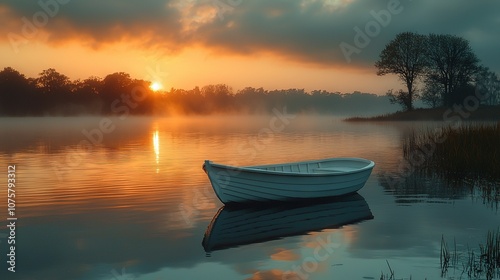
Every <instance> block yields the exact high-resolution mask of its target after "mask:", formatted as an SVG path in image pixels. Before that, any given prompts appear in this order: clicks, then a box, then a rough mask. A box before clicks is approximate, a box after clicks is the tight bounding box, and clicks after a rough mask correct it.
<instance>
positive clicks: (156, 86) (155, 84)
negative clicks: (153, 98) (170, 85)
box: [149, 82, 163, 91]
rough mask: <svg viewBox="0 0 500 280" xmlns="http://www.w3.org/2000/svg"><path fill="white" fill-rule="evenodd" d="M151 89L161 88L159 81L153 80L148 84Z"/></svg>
mask: <svg viewBox="0 0 500 280" xmlns="http://www.w3.org/2000/svg"><path fill="white" fill-rule="evenodd" d="M149 87H150V88H151V89H152V90H153V91H159V90H160V89H162V88H163V85H162V84H161V83H160V82H153V83H152V84H151V85H150V86H149Z"/></svg>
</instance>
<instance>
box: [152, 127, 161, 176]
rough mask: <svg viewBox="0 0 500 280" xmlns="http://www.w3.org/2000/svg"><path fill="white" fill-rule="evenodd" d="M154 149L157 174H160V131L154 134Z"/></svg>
mask: <svg viewBox="0 0 500 280" xmlns="http://www.w3.org/2000/svg"><path fill="white" fill-rule="evenodd" d="M153 148H154V151H155V157H156V173H158V172H159V168H158V164H159V163H160V136H159V132H158V130H156V131H155V132H153Z"/></svg>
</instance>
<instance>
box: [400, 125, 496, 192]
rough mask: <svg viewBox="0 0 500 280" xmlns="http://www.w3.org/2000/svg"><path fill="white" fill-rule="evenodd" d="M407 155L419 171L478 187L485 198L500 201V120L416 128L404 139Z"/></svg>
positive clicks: (404, 148) (404, 152)
mask: <svg viewBox="0 0 500 280" xmlns="http://www.w3.org/2000/svg"><path fill="white" fill-rule="evenodd" d="M403 156H404V158H405V159H407V160H408V161H409V162H410V163H413V165H414V166H415V167H416V168H415V169H416V170H418V172H421V173H424V174H426V175H437V176H439V177H442V178H443V179H446V180H447V181H449V182H451V183H454V184H457V183H458V185H464V184H465V185H467V186H470V187H478V188H480V189H482V190H483V193H485V194H486V197H485V198H487V199H490V200H493V201H498V200H499V195H500V190H499V185H500V122H498V123H496V124H462V125H459V126H457V127H452V126H446V127H443V128H439V129H434V130H430V129H427V130H423V131H418V130H412V131H411V132H410V133H409V134H408V135H406V136H405V137H404V139H403Z"/></svg>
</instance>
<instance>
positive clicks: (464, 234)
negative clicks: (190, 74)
mask: <svg viewBox="0 0 500 280" xmlns="http://www.w3.org/2000/svg"><path fill="white" fill-rule="evenodd" d="M436 125H438V124H436V123H412V124H408V123H386V124H376V123H345V122H342V121H341V120H340V119H338V118H335V117H329V116H302V115H300V116H296V117H295V118H289V119H283V118H281V119H280V118H278V117H277V116H258V117H255V116H254V117H243V116H220V117H189V118H149V117H148V118H146V117H144V118H140V117H128V118H124V119H120V118H111V119H104V120H103V118H101V117H80V118H1V119H0V129H1V133H2V137H1V139H0V166H2V170H4V172H3V175H0V176H5V178H6V177H7V172H6V170H7V166H8V165H11V164H15V165H16V170H17V171H16V176H17V177H16V191H17V192H16V195H17V196H16V216H17V217H18V221H17V225H18V227H17V228H16V244H17V247H16V248H17V251H16V256H17V258H16V262H17V265H16V270H17V272H16V273H15V275H12V274H7V271H6V266H5V265H3V268H2V270H1V271H0V275H2V279H102V280H104V279H107V280H115V279H117V280H118V279H379V278H380V274H381V271H383V272H384V273H388V272H389V269H388V267H387V263H386V260H387V261H388V262H389V263H390V265H391V268H392V269H393V270H395V272H396V277H397V278H403V277H405V278H409V277H410V276H411V277H412V279H424V278H427V279H439V278H440V276H441V271H440V268H439V252H440V240H441V236H444V237H445V238H446V239H447V240H448V242H449V243H453V239H455V240H456V243H457V247H458V249H459V250H466V249H467V246H468V247H470V248H473V249H476V248H478V244H479V243H484V242H485V236H486V233H487V231H488V230H494V229H496V228H497V227H499V226H500V219H499V215H498V212H497V210H496V209H495V208H494V207H492V206H491V205H488V204H483V202H482V200H481V198H480V197H479V196H478V195H477V194H474V193H471V192H470V191H469V190H467V189H457V188H450V187H449V186H446V185H445V184H443V183H442V182H439V181H436V180H433V179H426V178H419V177H412V178H413V179H412V180H406V181H405V183H403V184H399V185H391V184H388V183H387V182H386V180H384V178H385V176H386V174H388V173H390V174H398V172H399V170H400V167H401V162H402V155H401V139H402V137H403V135H404V133H407V131H408V129H409V128H410V127H428V126H436ZM103 128H104V129H103ZM343 156H346V157H363V158H367V159H371V160H373V161H375V162H376V167H375V169H374V171H373V173H372V175H371V177H370V179H369V180H368V182H367V183H366V185H365V187H364V188H363V189H362V190H361V191H360V192H359V195H360V198H359V197H358V198H355V199H354V200H355V201H356V202H355V204H350V203H352V202H349V199H348V201H347V202H346V201H345V200H341V201H335V200H333V201H327V202H323V203H326V204H325V205H326V206H325V205H321V204H319V203H315V204H313V205H310V206H304V207H299V208H293V207H290V206H287V207H281V206H279V205H277V206H276V205H274V206H272V207H270V209H243V210H241V209H238V210H232V212H231V211H229V210H228V209H222V210H221V211H224V213H225V214H224V215H226V214H228V213H229V214H231V215H229V216H227V215H226V216H222V215H219V216H216V215H217V213H218V211H219V209H220V208H221V207H222V206H223V205H222V204H221V203H220V202H219V201H218V200H217V198H216V197H215V195H214V194H213V191H212V189H211V186H210V184H209V182H208V179H207V177H206V175H205V174H204V173H203V171H202V169H201V165H202V163H203V161H204V160H205V159H210V160H213V161H215V162H220V163H228V164H234V165H252V164H267V163H279V162H288V161H301V160H312V159H320V158H325V157H343ZM4 190H5V186H4ZM3 193H4V195H6V192H3ZM0 201H1V202H0V209H4V210H0V220H2V221H4V222H2V227H1V231H0V237H1V239H0V249H1V254H0V261H1V262H2V263H4V264H5V261H6V254H7V238H6V235H7V233H8V232H7V229H6V226H5V225H6V224H7V222H6V221H7V220H6V219H7V215H6V212H7V210H6V209H7V205H6V203H5V201H6V199H1V200H0ZM318 204H319V205H320V206H318ZM294 207H295V206H294ZM322 207H323V208H322ZM360 207H361V208H360ZM364 207H367V208H364ZM360 209H361V210H360ZM367 209H368V210H367ZM238 211H239V212H238ZM259 211H264V212H259ZM266 211H267V212H266ZM356 211H360V212H358V213H359V215H358V216H356V215H355V214H353V213H356ZM261 213H265V215H270V216H265V215H264V214H261ZM291 213H299V214H297V215H295V216H294V215H293V214H291ZM321 213H322V214H321ZM368 214H369V215H368ZM304 215H305V216H304ZM321 215H324V216H325V217H326V218H325V219H319V218H318V217H322V216H321ZM214 217H215V218H217V219H214ZM228 217H229V218H228ZM266 217H273V218H276V224H278V225H280V224H281V222H282V221H283V219H286V218H287V217H292V218H290V219H291V220H290V223H289V224H294V223H295V224H296V225H297V226H298V227H299V228H300V230H298V231H292V230H288V229H285V230H284V232H281V231H279V229H276V228H272V226H273V223H267V224H266V222H267V220H268V218H266ZM304 217H305V218H306V219H304ZM330 219H331V220H330ZM212 220H214V221H215V220H218V221H219V222H221V221H222V223H224V222H228V221H229V222H234V223H237V224H238V225H241V226H245V225H247V224H248V225H250V228H249V230H251V229H255V228H256V227H258V226H259V225H263V224H265V226H263V230H262V231H261V232H259V231H257V233H255V236H256V238H253V239H252V238H250V239H246V241H245V242H243V239H244V238H243V236H241V237H240V238H239V239H238V236H237V235H235V234H234V233H233V234H230V236H231V237H234V238H236V242H233V243H232V244H231V245H228V246H222V248H215V247H214V248H215V249H214V248H208V247H207V246H205V248H204V246H203V245H204V244H202V242H203V239H204V236H205V232H206V231H207V228H209V225H210V223H211V222H212ZM246 221H248V222H246ZM305 221H309V222H310V224H307V223H306V222H305ZM252 223H254V224H255V225H256V226H253V224H252ZM209 229H210V228H209ZM258 234H261V235H258ZM250 237H251V236H250ZM257 237H259V238H257ZM238 241H240V243H241V244H238ZM205 245H206V244H205ZM460 273H461V270H460V269H458V268H457V269H456V271H453V270H452V271H449V272H448V274H447V275H446V276H445V278H451V277H454V276H460ZM4 275H6V276H8V277H11V278H4ZM12 276H15V277H14V278H12Z"/></svg>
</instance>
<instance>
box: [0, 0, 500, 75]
mask: <svg viewBox="0 0 500 280" xmlns="http://www.w3.org/2000/svg"><path fill="white" fill-rule="evenodd" d="M56 1H57V0H45V1H43V0H42V2H44V3H48V2H51V3H56ZM59 1H61V2H63V0H59ZM65 1H68V0H65ZM216 3H218V4H216ZM391 4H394V5H396V7H397V11H400V12H399V13H397V14H392V15H391V19H390V21H389V22H388V24H387V25H386V26H381V25H379V27H380V28H379V29H377V28H376V27H375V26H372V29H371V30H372V32H373V36H371V37H369V42H368V43H366V44H365V46H360V45H359V44H358V45H356V43H355V35H356V31H355V28H356V27H358V28H359V29H361V30H365V28H366V27H367V24H368V25H370V23H371V24H373V23H374V21H375V19H374V17H373V13H374V12H375V13H378V12H380V11H382V10H384V11H385V10H387V9H388V5H391ZM499 9H500V2H498V1H488V2H484V3H481V5H478V4H477V3H475V2H471V1H466V0H459V1H453V0H445V1H432V0H423V1H411V0H400V1H397V0H386V1H361V0H352V1H350V0H324V1H318V0H302V1H285V0H266V1H250V0H240V1H226V0H219V1H212V0H200V1H196V0H184V1H182V0H147V1H140V2H138V1H133V0H112V1H98V0H90V1H81V0H80V1H79V0H73V1H68V3H67V4H64V5H60V7H59V11H58V13H57V15H55V16H54V17H53V18H51V19H50V21H49V23H48V24H47V25H46V26H44V27H43V28H44V31H47V32H48V33H49V34H50V36H49V37H48V38H49V42H53V43H60V42H64V41H66V40H71V39H74V38H79V39H81V40H82V42H83V43H86V44H88V45H91V46H94V47H99V46H101V45H103V44H106V43H110V42H111V43H112V42H121V41H129V42H134V43H137V44H138V45H140V46H141V47H144V48H159V49H163V50H164V51H166V52H169V51H176V50H181V49H183V48H184V47H186V46H190V45H193V44H197V45H202V46H205V47H209V48H213V49H214V50H221V51H225V52H228V51H229V52H233V53H240V54H247V55H248V54H254V53H259V52H271V53H275V54H278V55H281V56H283V57H285V58H288V59H292V60H296V61H300V62H306V63H313V64H317V65H323V66H327V67H329V66H332V65H333V66H342V65H360V66H367V65H370V66H371V65H373V63H374V61H375V60H376V59H377V57H378V54H379V53H380V51H381V50H382V49H383V47H384V46H385V44H387V42H389V41H390V40H391V39H392V38H394V36H395V35H396V34H397V33H399V32H403V31H414V32H418V33H422V34H428V33H448V34H454V35H458V36H463V37H464V38H466V39H468V40H469V41H470V42H471V46H472V47H473V49H474V50H475V51H476V53H477V54H478V56H479V58H480V59H481V60H482V62H483V64H484V65H486V66H489V67H491V68H492V69H493V70H495V71H500V57H499V56H498V55H496V53H497V50H498V49H500V36H498V30H500V28H499V27H500V16H498V13H497V11H498V10H499ZM41 10H42V8H41V6H40V5H39V4H38V2H37V1H5V0H1V1H0V14H2V18H3V19H2V20H0V23H2V26H3V27H0V31H2V32H3V33H8V32H20V30H21V28H22V21H21V18H22V17H26V18H28V19H31V18H32V16H33V15H34V14H36V13H37V12H39V11H41ZM16 26H17V27H16ZM3 38H6V37H5V36H3ZM341 43H345V44H349V45H351V46H353V47H356V48H357V51H356V52H355V53H353V54H352V55H351V56H350V58H351V62H350V63H348V62H347V60H346V57H345V55H344V54H343V53H342V51H341V48H340V44H341Z"/></svg>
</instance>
